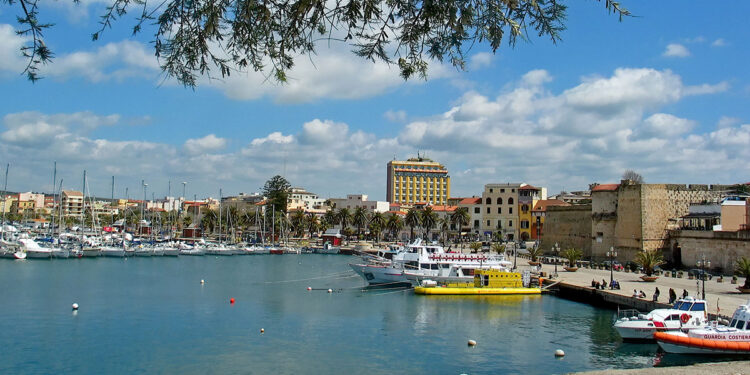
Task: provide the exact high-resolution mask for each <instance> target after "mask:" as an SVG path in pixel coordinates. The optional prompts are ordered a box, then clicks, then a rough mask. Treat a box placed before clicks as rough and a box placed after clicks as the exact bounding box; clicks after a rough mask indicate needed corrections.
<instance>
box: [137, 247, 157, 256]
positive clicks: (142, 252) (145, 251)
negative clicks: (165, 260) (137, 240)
mask: <svg viewBox="0 0 750 375" xmlns="http://www.w3.org/2000/svg"><path fill="white" fill-rule="evenodd" d="M134 255H135V256H137V257H150V256H153V255H154V252H153V251H152V250H151V248H150V247H148V246H143V245H138V247H136V248H135V253H134Z"/></svg>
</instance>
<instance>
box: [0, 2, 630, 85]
mask: <svg viewBox="0 0 750 375" xmlns="http://www.w3.org/2000/svg"><path fill="white" fill-rule="evenodd" d="M37 1H38V0H19V1H17V2H16V1H14V0H5V1H4V2H5V3H7V4H8V5H14V4H15V3H18V4H19V5H20V6H21V9H22V11H23V15H21V16H19V17H17V18H18V23H19V25H20V26H21V28H22V29H21V30H20V31H17V33H19V34H21V35H24V36H28V35H30V36H31V40H30V41H29V42H28V43H27V44H25V45H24V46H23V47H22V49H21V50H22V52H23V53H24V56H26V58H27V59H28V60H29V65H28V66H27V67H26V69H25V70H24V72H25V73H27V75H28V78H29V79H30V80H32V81H36V80H37V79H39V76H38V75H37V69H38V67H39V65H40V64H47V63H49V62H50V61H51V59H52V56H53V54H52V51H50V50H49V49H48V48H47V47H46V46H45V44H44V41H43V35H42V31H43V30H44V29H47V28H49V27H50V26H52V25H51V24H44V23H42V22H40V21H39V20H38V18H37V6H36V4H37ZM73 1H74V2H76V1H77V0H73ZM110 1H111V2H110V5H109V6H108V7H107V8H106V11H105V13H104V14H103V15H102V16H101V19H100V25H101V27H100V29H99V30H97V31H96V32H94V33H93V35H92V39H93V40H97V39H99V38H100V36H101V34H102V33H103V32H104V30H106V29H108V28H111V27H112V24H113V23H114V21H116V20H117V19H118V18H122V17H124V16H125V15H126V14H127V12H128V11H131V10H132V9H133V8H135V10H136V12H137V15H136V16H135V21H134V25H133V27H132V31H133V34H138V33H140V32H142V31H145V32H146V33H147V34H149V35H154V48H155V54H156V56H157V57H158V58H159V61H160V64H161V69H162V70H163V71H164V73H166V75H167V76H169V77H172V78H175V79H177V80H178V81H179V82H180V83H182V84H183V85H185V86H187V87H195V85H196V83H197V80H198V76H199V75H200V76H203V75H206V76H208V77H211V76H212V71H214V70H218V71H219V72H220V74H221V76H222V77H227V76H229V75H230V74H231V73H232V72H235V71H245V70H248V69H252V70H255V71H267V75H266V76H267V77H269V78H270V77H273V79H274V80H276V81H278V82H286V81H287V72H288V71H289V70H290V69H291V68H292V67H293V66H294V60H295V59H296V58H298V57H300V56H304V55H308V56H312V55H315V54H316V48H317V46H318V44H321V45H323V44H326V43H327V44H330V43H331V42H332V41H338V42H342V43H346V44H348V45H350V46H351V47H352V48H353V49H354V50H353V52H354V53H355V54H356V55H357V56H360V57H362V58H364V59H367V60H370V61H373V62H375V61H384V62H387V63H389V64H395V65H398V68H399V70H400V72H401V76H402V77H403V78H404V79H408V78H411V77H413V76H414V75H418V76H420V77H422V78H426V77H427V70H428V61H430V60H434V61H439V62H443V61H448V62H450V64H452V65H453V66H455V67H456V68H459V69H464V67H465V64H466V62H465V56H466V54H467V52H468V51H469V50H470V49H471V48H472V47H473V46H474V45H476V44H483V43H486V44H487V45H488V46H489V47H490V49H491V50H492V51H493V53H494V52H496V51H497V50H498V49H499V48H500V46H501V45H502V44H503V42H504V41H505V42H507V43H508V44H509V45H510V46H515V44H516V42H517V41H518V40H519V39H520V40H524V41H526V40H528V39H529V34H536V35H537V36H538V37H540V38H549V39H550V41H552V43H557V42H558V41H559V40H560V39H561V35H560V33H561V32H562V31H563V30H564V29H565V20H566V17H567V6H566V5H564V4H563V3H564V1H563V0H514V1H482V0H461V1H427V2H419V1H411V0H352V1H339V0H337V1H328V0H297V1H236V2H235V1H211V0H194V1H185V0H165V2H163V3H160V4H159V5H158V6H155V4H153V3H151V4H150V3H148V1H146V0H143V1H141V0H137V1H131V0H110ZM599 1H601V0H599ZM603 2H604V4H605V7H606V9H607V10H609V11H610V12H613V13H615V14H618V15H619V16H620V20H622V17H623V16H627V15H629V14H630V13H629V12H628V11H627V10H626V9H624V8H622V7H621V6H620V4H619V3H618V2H616V1H613V0H604V1H603ZM27 4H28V5H30V7H27ZM152 25H153V26H152ZM144 29H148V30H144Z"/></svg>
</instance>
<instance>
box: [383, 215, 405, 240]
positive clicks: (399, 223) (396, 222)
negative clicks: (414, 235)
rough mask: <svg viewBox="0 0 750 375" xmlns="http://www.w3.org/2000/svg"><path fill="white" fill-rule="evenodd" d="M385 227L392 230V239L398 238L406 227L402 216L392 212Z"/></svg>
mask: <svg viewBox="0 0 750 375" xmlns="http://www.w3.org/2000/svg"><path fill="white" fill-rule="evenodd" d="M385 228H386V229H388V231H389V232H391V240H393V239H394V238H397V236H398V232H400V231H401V229H403V228H404V221H403V220H401V217H400V216H398V214H390V215H388V218H387V219H386V220H385Z"/></svg>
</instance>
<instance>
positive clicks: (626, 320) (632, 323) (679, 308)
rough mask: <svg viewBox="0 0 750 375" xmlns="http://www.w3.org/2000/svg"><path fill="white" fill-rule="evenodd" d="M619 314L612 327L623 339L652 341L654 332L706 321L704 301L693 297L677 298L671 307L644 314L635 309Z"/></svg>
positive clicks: (678, 329)
mask: <svg viewBox="0 0 750 375" xmlns="http://www.w3.org/2000/svg"><path fill="white" fill-rule="evenodd" d="M619 315H620V316H618V319H617V321H616V322H615V324H614V328H615V330H617V333H619V334H620V337H622V339H623V341H653V340H654V332H666V331H680V330H690V329H694V328H699V327H702V326H704V325H706V324H707V323H708V314H707V312H706V301H704V300H701V299H695V298H693V297H686V298H681V299H678V300H677V302H675V304H674V306H672V308H669V309H656V310H653V311H651V312H650V313H648V314H645V315H644V314H640V313H638V312H637V311H635V310H624V311H621V312H620V313H619Z"/></svg>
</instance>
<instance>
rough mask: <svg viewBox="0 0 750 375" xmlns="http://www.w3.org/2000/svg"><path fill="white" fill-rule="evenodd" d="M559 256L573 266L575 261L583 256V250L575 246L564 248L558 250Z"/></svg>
mask: <svg viewBox="0 0 750 375" xmlns="http://www.w3.org/2000/svg"><path fill="white" fill-rule="evenodd" d="M560 256H561V257H563V258H565V259H567V260H568V265H569V266H570V267H575V266H576V262H577V261H578V260H579V259H581V257H583V251H581V250H580V249H576V248H572V247H571V248H570V249H565V250H563V251H561V252H560Z"/></svg>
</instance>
